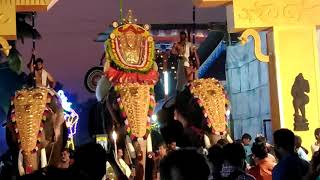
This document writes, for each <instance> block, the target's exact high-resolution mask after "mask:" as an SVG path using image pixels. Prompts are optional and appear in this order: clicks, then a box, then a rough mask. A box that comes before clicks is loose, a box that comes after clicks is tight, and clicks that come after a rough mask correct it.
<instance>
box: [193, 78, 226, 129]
mask: <svg viewBox="0 0 320 180" xmlns="http://www.w3.org/2000/svg"><path fill="white" fill-rule="evenodd" d="M189 88H190V91H191V93H192V95H193V96H194V98H196V99H197V103H198V104H199V106H200V107H202V108H203V109H204V111H203V114H204V117H205V118H206V120H207V125H208V127H209V128H210V129H211V130H212V133H214V134H217V135H222V134H226V133H227V119H226V112H227V107H228V105H229V102H228V99H227V98H226V94H225V93H224V88H223V86H222V85H221V84H220V82H219V81H218V80H215V79H198V80H194V81H193V82H192V83H190V85H189Z"/></svg>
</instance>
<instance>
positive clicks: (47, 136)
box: [6, 87, 67, 175]
mask: <svg viewBox="0 0 320 180" xmlns="http://www.w3.org/2000/svg"><path fill="white" fill-rule="evenodd" d="M6 136H7V137H6V138H7V143H8V146H9V148H10V151H11V152H13V159H14V162H15V163H17V164H16V166H15V167H18V171H19V175H24V174H30V173H32V172H34V171H36V170H38V169H40V168H43V167H45V166H47V165H49V166H56V165H57V164H58V162H59V160H60V153H61V150H62V149H63V148H64V147H65V144H66V139H67V128H66V126H65V121H64V117H63V108H62V105H61V101H60V98H59V97H58V96H57V94H56V92H55V91H54V90H52V89H48V88H39V87H37V88H24V89H22V90H18V91H16V93H15V96H14V97H13V98H12V102H11V108H10V111H9V113H8V123H7V131H6Z"/></svg>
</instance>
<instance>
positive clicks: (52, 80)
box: [48, 73, 56, 88]
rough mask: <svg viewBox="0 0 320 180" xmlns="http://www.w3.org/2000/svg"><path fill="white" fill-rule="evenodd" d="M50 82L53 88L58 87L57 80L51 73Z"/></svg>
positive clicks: (49, 75)
mask: <svg viewBox="0 0 320 180" xmlns="http://www.w3.org/2000/svg"><path fill="white" fill-rule="evenodd" d="M48 80H49V83H50V85H51V88H55V87H56V80H55V79H54V78H53V77H52V76H51V74H49V73H48Z"/></svg>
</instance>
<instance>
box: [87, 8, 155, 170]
mask: <svg viewBox="0 0 320 180" xmlns="http://www.w3.org/2000/svg"><path fill="white" fill-rule="evenodd" d="M113 27H114V29H113V31H112V32H111V33H110V37H109V39H107V40H106V42H105V47H106V63H105V65H104V72H105V77H103V78H101V80H100V82H99V83H98V86H97V87H98V89H97V90H96V93H97V98H98V99H99V100H101V101H100V102H99V103H98V104H97V105H96V107H95V109H94V110H93V111H92V114H93V115H92V116H95V117H97V116H98V117H99V118H98V119H100V120H101V122H96V123H94V122H91V124H90V126H91V128H90V129H91V130H90V132H91V134H92V135H94V134H108V135H109V137H110V138H111V139H112V137H111V136H110V135H111V132H112V131H116V132H117V134H118V137H119V139H118V140H117V144H118V145H120V146H121V147H122V148H125V149H126V151H125V152H128V153H125V154H127V155H128V156H129V158H128V159H129V161H132V160H134V159H140V160H141V158H142V159H144V160H145V158H146V156H147V153H148V152H152V142H151V136H150V129H151V116H152V115H153V108H154V105H155V98H154V85H155V84H156V82H157V81H158V72H157V70H158V69H157V65H156V63H155V61H154V53H155V50H154V41H153V38H152V35H151V33H150V32H149V29H150V26H149V25H144V26H140V25H137V24H136V20H135V19H134V18H133V14H132V11H131V10H129V12H128V15H127V17H126V19H125V20H124V21H122V22H121V23H120V25H119V24H118V23H117V22H114V23H113ZM101 89H107V91H106V90H101ZM92 116H91V117H92ZM92 119H96V118H92ZM98 124H100V125H98ZM92 129H95V130H93V131H94V132H92ZM111 142H112V141H111ZM133 164H134V162H133ZM142 164H143V166H145V163H142ZM142 176H143V175H142Z"/></svg>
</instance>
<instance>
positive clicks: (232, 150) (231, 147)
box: [223, 143, 246, 168]
mask: <svg viewBox="0 0 320 180" xmlns="http://www.w3.org/2000/svg"><path fill="white" fill-rule="evenodd" d="M223 157H224V160H225V161H226V162H227V163H229V164H231V165H232V166H235V167H239V168H245V159H246V153H245V151H244V148H243V146H242V145H241V144H236V143H230V144H227V145H225V146H224V147H223Z"/></svg>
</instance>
